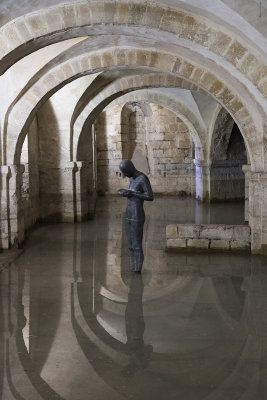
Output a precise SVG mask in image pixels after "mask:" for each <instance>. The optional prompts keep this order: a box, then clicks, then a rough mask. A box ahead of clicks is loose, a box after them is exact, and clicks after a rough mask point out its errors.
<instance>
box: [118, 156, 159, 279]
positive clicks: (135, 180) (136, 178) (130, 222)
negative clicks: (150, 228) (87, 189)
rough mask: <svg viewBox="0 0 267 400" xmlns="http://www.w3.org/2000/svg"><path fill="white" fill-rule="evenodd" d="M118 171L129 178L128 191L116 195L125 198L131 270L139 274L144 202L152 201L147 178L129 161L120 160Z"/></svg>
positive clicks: (123, 190) (120, 191)
mask: <svg viewBox="0 0 267 400" xmlns="http://www.w3.org/2000/svg"><path fill="white" fill-rule="evenodd" d="M120 170H121V172H122V173H123V175H125V176H127V177H128V178H130V186H129V189H120V190H119V191H118V193H119V194H120V195H121V196H123V197H127V198H128V200H127V207H126V213H125V228H126V234H127V238H128V246H129V250H130V255H131V268H132V271H133V272H136V273H139V274H140V273H141V269H142V265H143V261H144V253H143V246H142V240H143V227H144V222H145V212H144V200H147V201H152V200H153V199H154V196H153V192H152V189H151V186H150V182H149V179H148V177H147V176H146V175H145V174H143V173H142V172H140V171H138V170H137V169H136V168H135V166H134V165H133V163H132V161H130V160H122V162H121V163H120Z"/></svg>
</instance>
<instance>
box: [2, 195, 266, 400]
mask: <svg viewBox="0 0 267 400" xmlns="http://www.w3.org/2000/svg"><path fill="white" fill-rule="evenodd" d="M124 207H125V199H120V198H117V197H110V198H101V199H100V200H99V202H98V206H97V214H96V218H95V220H94V221H89V222H86V223H82V224H75V225H71V224H58V225H52V224H51V225H41V226H40V227H38V228H36V229H35V230H34V231H32V232H31V233H30V234H29V238H28V241H27V245H26V249H25V251H24V252H23V254H22V255H20V256H19V257H18V258H17V259H16V260H15V261H14V262H13V263H12V265H11V266H9V267H8V268H6V269H5V270H4V271H2V272H1V274H0V284H1V286H0V289H1V297H0V314H1V315H0V321H1V325H0V358H1V363H0V398H2V399H3V400H13V399H16V400H17V399H19V400H21V399H24V400H38V399H45V400H53V399H61V400H88V399H94V400H120V399H138V400H153V399H155V400H160V399H164V400H178V399H182V400H201V399H203V400H204V399H205V400H235V399H242V400H245V399H246V400H264V399H267V313H266V309H267V261H266V258H263V257H256V256H253V257H252V256H250V255H233V254H231V255H230V254H212V255H207V254H191V255H189V254H187V255H184V254H180V255H179V254H168V253H166V252H165V226H166V224H168V223H176V222H177V223H179V222H180V223H186V222H188V223H193V222H196V223H201V222H203V223H209V222H210V223H226V224H227V223H231V224H233V223H236V224H240V223H243V215H244V209H243V207H242V206H241V205H240V204H230V203H228V204H214V205H211V206H210V207H208V206H203V205H201V204H199V203H198V202H196V201H194V200H191V199H184V200H182V199H179V200H178V199H175V198H156V199H155V201H154V202H153V203H149V204H146V215H147V219H146V225H145V230H144V251H145V262H144V266H143V273H142V275H138V276H133V275H131V274H130V272H129V254H128V249H127V243H126V239H125V235H124V232H123V211H124Z"/></svg>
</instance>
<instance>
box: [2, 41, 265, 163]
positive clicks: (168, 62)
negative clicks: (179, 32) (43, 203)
mask: <svg viewBox="0 0 267 400" xmlns="http://www.w3.org/2000/svg"><path fill="white" fill-rule="evenodd" d="M112 42H113V38H109V39H107V40H106V43H105V45H104V46H103V43H102V42H101V41H100V40H97V39H96V46H97V43H99V45H100V44H101V47H102V50H101V51H100V52H99V53H96V51H95V49H92V46H91V45H92V40H91V39H90V42H86V41H84V42H82V44H83V46H81V48H80V47H79V45H77V46H76V50H77V48H78V49H80V53H81V52H84V53H85V54H80V55H79V57H78V58H77V59H76V58H73V59H71V60H69V61H68V63H67V64H68V68H67V67H66V64H65V65H64V64H63V65H62V67H59V68H56V69H57V70H58V73H57V78H55V71H56V70H53V71H50V72H49V73H48V74H47V76H46V77H44V78H42V79H40V80H39V81H38V82H37V83H36V85H34V87H32V88H31V89H30V90H29V91H28V92H27V94H26V95H25V98H27V103H25V105H24V110H23V112H22V110H21V109H20V107H19V106H18V104H16V106H15V107H14V109H13V112H12V113H11V116H13V117H14V118H15V116H16V115H17V116H18V114H19V115H20V117H19V120H20V122H19V125H18V126H12V129H11V127H10V128H9V129H8V133H7V139H8V142H9V145H8V154H7V160H8V162H9V161H10V162H12V159H14V162H15V163H17V162H18V161H19V157H20V151H21V146H22V143H23V141H24V138H25V135H26V133H27V130H28V126H29V124H30V122H31V120H32V117H33V115H34V114H35V112H36V111H37V109H38V108H39V107H40V106H41V104H42V103H43V102H44V101H45V100H46V99H47V98H48V97H49V96H50V95H51V94H52V93H53V92H55V91H56V90H58V89H59V88H60V87H62V86H63V85H64V84H65V83H67V82H69V81H70V80H73V79H75V77H78V76H80V74H86V73H90V72H91V73H92V72H96V71H98V70H101V69H102V70H103V69H105V68H110V67H111V66H114V67H115V66H116V67H119V66H122V65H124V64H127V65H129V66H132V67H134V66H135V65H138V66H142V67H144V68H156V69H160V70H162V71H164V72H167V73H169V72H171V73H174V74H177V75H180V76H182V77H185V78H186V79H190V80H191V81H192V82H193V83H194V84H195V85H197V86H200V87H201V88H203V89H204V90H206V91H207V92H208V93H210V94H211V95H212V96H214V97H215V98H216V99H217V100H218V101H219V102H221V103H222V104H224V106H225V107H226V108H227V109H228V111H229V112H230V113H232V115H233V116H234V117H235V118H236V119H237V121H238V124H239V126H241V127H242V133H243V135H244V138H245V140H246V141H247V144H248V146H247V147H248V149H249V151H250V152H251V145H250V144H251V142H253V147H254V149H255V151H254V153H253V157H252V165H253V168H255V167H256V166H258V167H259V168H260V165H259V163H261V162H262V161H263V157H260V155H261V153H262V147H261V141H260V140H259V139H260V138H257V140H255V132H257V129H255V127H254V122H253V119H252V117H251V116H250V117H249V118H248V116H249V115H250V114H249V112H248V110H247V109H246V107H245V106H244V104H243V103H242V102H241V100H240V97H238V95H235V94H234V93H233V92H232V90H230V88H228V87H226V86H225V85H224V84H223V83H222V82H220V81H218V79H217V78H216V76H214V75H212V74H211V72H209V71H208V70H206V71H205V70H203V72H202V74H201V75H200V76H199V75H197V74H194V71H195V70H196V69H197V65H194V64H192V63H190V62H188V61H186V60H185V59H183V53H184V51H182V49H181V51H180V50H179V48H176V47H175V49H174V48H172V46H169V47H170V48H168V52H169V53H166V52H165V53H162V52H161V50H160V49H158V50H157V51H156V52H155V50H154V51H151V43H150V41H148V40H144V41H143V42H142V46H141V47H140V43H136V41H133V43H131V42H130V39H129V38H128V39H127V47H126V46H125V47H124V46H123V43H121V47H118V46H117V47H116V48H115V49H114V48H113V46H114V43H113V44H112ZM89 43H90V45H89ZM153 45H154V44H153ZM88 46H89V47H88ZM131 46H133V47H132V48H131ZM136 46H137V48H136ZM138 47H139V48H138ZM154 48H155V45H154ZM90 49H91V51H92V50H93V54H92V53H91V54H90V53H89V52H90ZM112 50H113V51H112ZM179 51H180V54H181V56H180V57H179V58H177V57H176V56H175V55H174V54H177V52H178V53H179ZM144 52H145V53H146V57H145V58H144ZM120 54H124V56H123V58H121V57H120ZM107 57H108V58H107ZM187 57H189V59H190V58H191V59H194V57H193V54H191V57H190V52H189V53H188V52H187ZM107 59H108V67H107V61H103V60H107ZM78 61H79V63H78ZM202 61H203V62H204V63H205V60H204V57H203V60H202ZM191 62H192V60H191ZM89 65H90V67H89ZM185 66H186V70H185ZM64 67H65V68H64ZM63 68H64V69H63ZM89 71H90V72H89ZM188 71H190V72H188ZM60 74H61V77H60ZM63 74H64V78H63V79H62V75H63ZM205 77H209V79H205ZM225 91H227V92H228V93H229V96H228V97H227V100H225ZM40 92H41V93H42V94H41V95H40ZM37 93H39V94H37ZM240 95H242V93H241V94H240ZM247 95H248V94H247ZM32 104H34V105H35V106H32ZM241 115H243V117H240V116H241ZM21 116H23V118H21ZM10 120H12V117H11V118H10ZM248 121H249V122H248Z"/></svg>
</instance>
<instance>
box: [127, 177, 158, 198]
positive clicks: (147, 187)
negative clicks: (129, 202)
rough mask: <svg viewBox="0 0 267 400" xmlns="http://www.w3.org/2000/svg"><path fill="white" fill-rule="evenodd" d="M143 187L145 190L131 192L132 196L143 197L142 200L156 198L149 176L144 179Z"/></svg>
mask: <svg viewBox="0 0 267 400" xmlns="http://www.w3.org/2000/svg"><path fill="white" fill-rule="evenodd" d="M142 189H143V192H134V191H133V192H132V193H131V194H132V196H135V197H137V198H138V199H142V200H146V201H152V200H154V195H153V192H152V188H151V185H150V182H149V180H148V178H145V177H144V179H143V181H142Z"/></svg>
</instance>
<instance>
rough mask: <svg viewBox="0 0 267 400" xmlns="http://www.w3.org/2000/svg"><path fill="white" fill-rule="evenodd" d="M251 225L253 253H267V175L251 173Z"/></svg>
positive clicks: (264, 173)
mask: <svg viewBox="0 0 267 400" xmlns="http://www.w3.org/2000/svg"><path fill="white" fill-rule="evenodd" d="M249 225H250V227H251V251H252V253H255V254H256V253H259V254H263V253H265V252H266V251H267V173H266V172H251V173H250V179H249Z"/></svg>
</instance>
